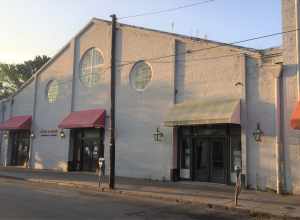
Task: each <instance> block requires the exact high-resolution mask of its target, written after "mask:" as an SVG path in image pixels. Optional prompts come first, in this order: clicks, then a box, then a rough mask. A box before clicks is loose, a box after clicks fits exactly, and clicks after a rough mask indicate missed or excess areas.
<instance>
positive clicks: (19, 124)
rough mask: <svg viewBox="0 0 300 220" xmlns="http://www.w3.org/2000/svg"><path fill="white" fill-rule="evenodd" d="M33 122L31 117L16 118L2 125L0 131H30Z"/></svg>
mask: <svg viewBox="0 0 300 220" xmlns="http://www.w3.org/2000/svg"><path fill="white" fill-rule="evenodd" d="M31 120H32V117H31V115H19V116H14V117H11V118H10V119H8V120H7V121H5V122H3V123H2V124H0V130H30V129H31Z"/></svg>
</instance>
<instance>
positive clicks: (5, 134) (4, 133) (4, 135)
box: [3, 131, 8, 139]
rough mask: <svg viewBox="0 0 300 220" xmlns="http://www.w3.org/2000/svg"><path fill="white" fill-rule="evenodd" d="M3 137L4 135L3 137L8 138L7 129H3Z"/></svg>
mask: <svg viewBox="0 0 300 220" xmlns="http://www.w3.org/2000/svg"><path fill="white" fill-rule="evenodd" d="M3 137H4V139H7V138H8V131H4V132H3Z"/></svg>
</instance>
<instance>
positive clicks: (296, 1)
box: [295, 0, 300, 101]
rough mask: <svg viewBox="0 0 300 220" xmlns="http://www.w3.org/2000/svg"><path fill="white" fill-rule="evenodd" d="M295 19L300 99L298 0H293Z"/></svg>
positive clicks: (299, 94)
mask: <svg viewBox="0 0 300 220" xmlns="http://www.w3.org/2000/svg"><path fill="white" fill-rule="evenodd" d="M295 19H296V30H297V31H296V58H297V60H296V62H297V95H298V96H297V97H298V101H300V56H299V52H300V48H299V47H300V45H299V31H300V30H299V0H295Z"/></svg>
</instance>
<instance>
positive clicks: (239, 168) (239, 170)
mask: <svg viewBox="0 0 300 220" xmlns="http://www.w3.org/2000/svg"><path fill="white" fill-rule="evenodd" d="M234 171H235V172H236V176H237V178H238V177H239V176H240V174H241V167H240V166H238V165H235V166H234Z"/></svg>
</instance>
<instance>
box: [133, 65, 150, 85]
mask: <svg viewBox="0 0 300 220" xmlns="http://www.w3.org/2000/svg"><path fill="white" fill-rule="evenodd" d="M151 78H152V69H151V67H150V65H149V64H148V63H146V62H144V61H139V62H137V63H136V64H135V65H134V66H133V68H132V70H131V72H130V82H131V85H132V87H133V88H134V89H135V90H137V91H143V90H144V89H145V88H146V87H147V86H148V84H149V83H150V81H151Z"/></svg>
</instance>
